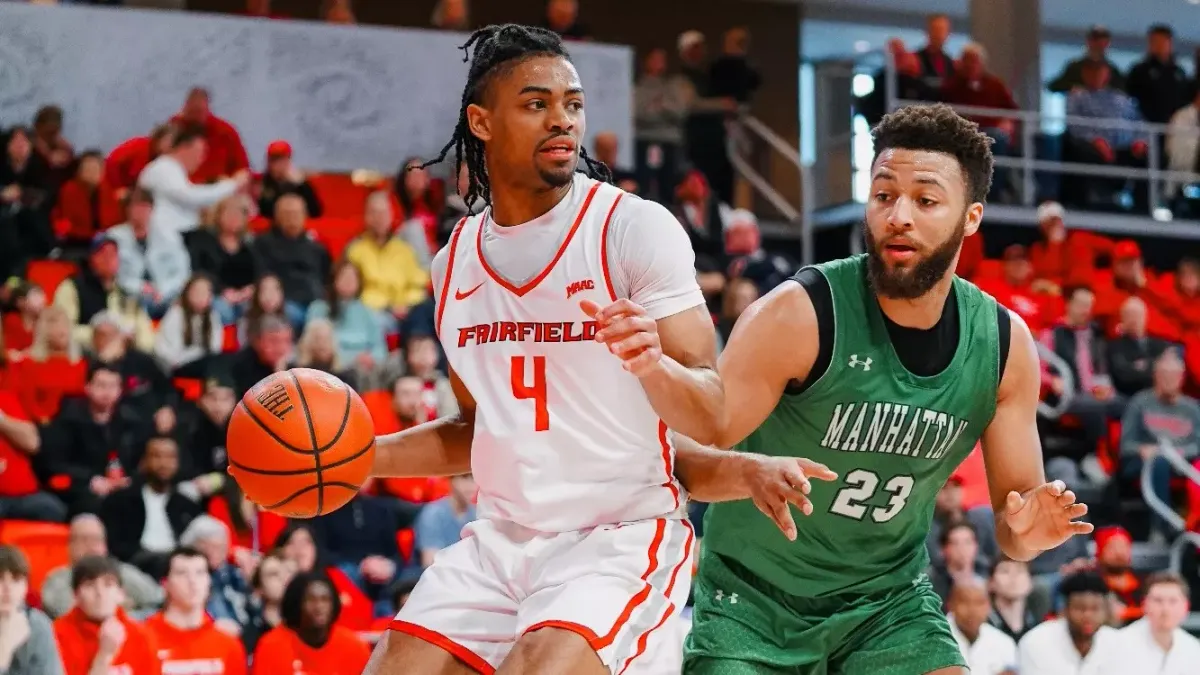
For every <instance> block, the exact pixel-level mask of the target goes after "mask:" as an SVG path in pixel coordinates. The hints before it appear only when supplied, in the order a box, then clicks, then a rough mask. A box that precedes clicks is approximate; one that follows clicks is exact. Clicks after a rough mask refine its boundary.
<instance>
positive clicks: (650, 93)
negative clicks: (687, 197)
mask: <svg viewBox="0 0 1200 675" xmlns="http://www.w3.org/2000/svg"><path fill="white" fill-rule="evenodd" d="M688 86H689V85H688V82H687V80H686V79H684V78H683V77H682V76H680V75H676V74H672V73H668V72H667V50H665V49H662V48H661V47H658V48H655V49H652V50H650V52H649V53H647V54H646V57H645V59H643V61H642V73H641V76H640V77H638V80H637V86H636V87H635V88H634V91H633V102H634V117H633V122H634V138H635V147H636V150H635V152H636V159H635V162H634V164H635V166H636V167H637V171H638V177H637V182H638V187H640V188H641V190H642V194H643V195H645V196H646V197H647V198H648V199H653V200H655V201H666V200H668V199H669V198H670V195H671V190H672V189H674V187H675V185H676V184H677V183H678V180H679V178H678V176H679V164H680V160H681V158H682V153H683V121H684V119H685V118H686V116H687V112H688V107H687V106H688V94H689V92H688Z"/></svg>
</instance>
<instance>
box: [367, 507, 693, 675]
mask: <svg viewBox="0 0 1200 675" xmlns="http://www.w3.org/2000/svg"><path fill="white" fill-rule="evenodd" d="M694 541H695V532H694V531H693V530H692V526H691V524H690V523H688V522H687V520H676V519H668V518H659V519H656V520H644V521H637V522H630V523H621V524H618V525H602V526H600V527H596V528H594V529H592V530H586V531H579V532H563V533H541V532H536V531H533V530H529V529H527V528H524V527H521V526H520V525H516V524H513V523H509V522H504V521H491V520H477V521H475V522H473V523H471V524H469V525H467V526H466V527H465V528H463V533H462V540H461V541H459V542H458V543H456V544H454V545H453V546H451V547H449V548H447V549H444V550H442V551H440V552H438V554H437V558H436V559H435V560H434V563H433V565H431V566H430V567H429V569H427V570H425V573H424V574H422V575H421V581H420V582H419V583H418V584H417V587H416V589H414V590H413V592H412V595H411V596H409V599H408V601H407V602H405V603H404V607H403V609H401V610H400V613H399V614H398V615H397V616H396V620H395V621H393V622H392V625H391V629H392V630H395V631H399V632H402V633H407V634H409V635H413V636H415V637H418V638H421V639H422V640H425V641H426V642H430V643H432V644H434V645H437V646H438V647H441V648H442V649H444V650H446V651H448V652H450V653H451V654H453V655H454V656H456V657H458V658H459V659H460V660H461V661H463V662H464V663H466V664H467V665H469V666H471V667H472V668H474V669H475V670H477V671H479V672H480V673H484V674H490V673H492V672H493V671H494V670H495V669H496V668H498V667H499V666H500V662H501V661H503V660H504V658H505V657H506V656H508V652H509V651H510V650H511V649H512V647H513V645H514V644H515V643H516V641H517V639H518V638H520V637H521V636H522V635H524V634H525V633H528V632H530V631H532V630H536V629H538V628H546V627H553V628H561V629H564V630H569V631H572V632H574V633H577V634H579V635H581V636H583V637H584V638H585V639H587V641H588V644H589V645H591V647H592V649H595V650H596V653H597V654H598V655H599V656H600V660H601V661H602V662H604V665H605V666H607V667H608V669H609V670H610V671H611V672H612V673H613V675H618V674H619V673H626V674H627V675H637V674H639V673H642V674H645V675H650V673H651V670H650V669H651V668H652V662H654V661H659V660H660V659H658V658H656V657H655V656H654V654H653V652H655V651H656V650H658V649H660V648H664V649H676V650H678V649H680V645H679V643H678V640H677V639H676V640H674V644H671V639H672V636H671V631H667V630H659V629H660V628H661V627H662V625H663V624H664V623H666V622H667V620H668V619H669V618H670V617H672V616H673V615H677V614H678V613H679V612H680V610H682V609H683V606H684V604H685V603H686V602H687V598H688V593H689V591H690V589H691V582H692V563H691V557H692V547H693V543H694ZM648 653H650V654H651V655H650V656H647V654H648ZM641 664H644V665H641ZM653 675H662V673H661V672H658V673H654V674H653Z"/></svg>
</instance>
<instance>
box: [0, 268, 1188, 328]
mask: <svg viewBox="0 0 1200 675" xmlns="http://www.w3.org/2000/svg"><path fill="white" fill-rule="evenodd" d="M1171 276H1172V275H1164V278H1163V281H1166V282H1168V283H1163V284H1160V286H1159V288H1158V300H1159V302H1160V303H1162V306H1163V310H1164V312H1165V313H1166V314H1167V316H1169V317H1170V318H1171V319H1172V320H1174V321H1176V322H1178V323H1179V327H1180V328H1181V329H1182V330H1183V331H1185V332H1190V333H1197V332H1200V261H1197V260H1196V259H1195V258H1184V259H1183V260H1180V261H1179V266H1178V268H1177V269H1176V271H1175V274H1174V275H1173V276H1174V278H1173V279H1172V278H1170V277H1171ZM6 337H7V335H6Z"/></svg>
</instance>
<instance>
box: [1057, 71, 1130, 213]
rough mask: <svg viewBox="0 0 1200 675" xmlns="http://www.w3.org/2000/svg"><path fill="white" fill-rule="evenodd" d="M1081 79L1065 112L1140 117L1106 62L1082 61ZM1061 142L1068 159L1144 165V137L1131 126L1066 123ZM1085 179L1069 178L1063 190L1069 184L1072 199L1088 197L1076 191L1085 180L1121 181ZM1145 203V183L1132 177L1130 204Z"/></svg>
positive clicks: (1108, 117)
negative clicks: (1116, 86)
mask: <svg viewBox="0 0 1200 675" xmlns="http://www.w3.org/2000/svg"><path fill="white" fill-rule="evenodd" d="M1083 83H1084V88H1083V89H1077V90H1075V91H1072V92H1071V95H1070V96H1069V97H1068V98H1067V115H1068V116H1070V117H1088V118H1094V119H1099V120H1108V121H1114V120H1125V121H1127V122H1140V121H1142V115H1141V113H1140V112H1139V111H1138V106H1137V103H1136V102H1135V101H1134V100H1133V99H1132V98H1130V97H1129V96H1128V95H1127V94H1125V92H1123V91H1121V90H1119V89H1114V88H1113V87H1112V86H1111V83H1110V81H1109V70H1108V66H1107V65H1106V64H1104V63H1100V62H1094V61H1089V62H1087V63H1086V64H1084V66H1083ZM1063 142H1064V149H1063V157H1064V159H1066V160H1068V161H1076V162H1084V163H1087V164H1107V165H1112V166H1125V167H1145V166H1146V151H1147V145H1146V137H1145V135H1144V134H1143V133H1141V132H1138V131H1134V130H1133V129H1129V128H1116V127H1109V126H1104V127H1100V126H1090V125H1087V124H1068V125H1067V135H1066V137H1065V138H1064V141H1063ZM1087 181H1090V183H1088V182H1084V183H1080V182H1079V181H1073V182H1072V183H1070V184H1068V185H1064V191H1065V190H1067V188H1068V187H1071V188H1073V189H1074V192H1071V193H1070V194H1071V195H1072V197H1073V198H1074V199H1075V200H1077V201H1078V200H1089V199H1091V197H1090V196H1089V195H1088V194H1081V193H1080V190H1081V189H1082V188H1083V187H1086V186H1087V185H1089V184H1105V185H1110V186H1116V185H1118V184H1119V185H1123V184H1124V183H1125V181H1124V180H1121V179H1107V178H1106V179H1098V178H1091V177H1089V178H1087ZM1114 181H1115V182H1114ZM1146 206H1148V203H1147V196H1146V183H1145V181H1134V207H1135V208H1138V207H1143V208H1144V207H1146Z"/></svg>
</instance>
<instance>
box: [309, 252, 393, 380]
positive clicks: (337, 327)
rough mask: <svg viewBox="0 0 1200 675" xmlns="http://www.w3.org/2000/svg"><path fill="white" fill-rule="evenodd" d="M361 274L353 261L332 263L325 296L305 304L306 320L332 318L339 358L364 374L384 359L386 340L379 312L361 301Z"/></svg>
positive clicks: (385, 355)
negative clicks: (306, 309) (306, 308)
mask: <svg viewBox="0 0 1200 675" xmlns="http://www.w3.org/2000/svg"><path fill="white" fill-rule="evenodd" d="M362 292H363V284H362V276H361V275H360V273H359V271H358V268H357V267H356V266H355V265H354V263H352V262H350V261H348V260H343V261H342V262H340V263H338V264H337V265H334V267H333V273H332V275H331V277H330V283H329V289H328V290H327V291H326V294H325V297H327V298H328V301H326V300H317V301H316V302H314V303H313V304H311V305H309V307H308V321H310V322H311V321H312V320H313V319H328V320H330V321H331V322H333V329H334V330H333V332H334V338H335V340H336V345H337V356H338V360H339V361H340V362H341V363H342V364H343V365H345V366H348V367H353V368H356V369H357V370H358V372H359V373H362V374H367V373H370V371H371V370H372V369H373V368H375V367H376V366H381V365H383V362H384V360H386V359H387V352H388V349H387V340H386V339H385V338H384V334H383V326H381V325H380V323H379V316H378V315H377V314H376V313H375V312H374V311H372V310H371V309H370V308H368V307H367V306H366V305H365V304H363V302H362V299H361V298H362Z"/></svg>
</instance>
